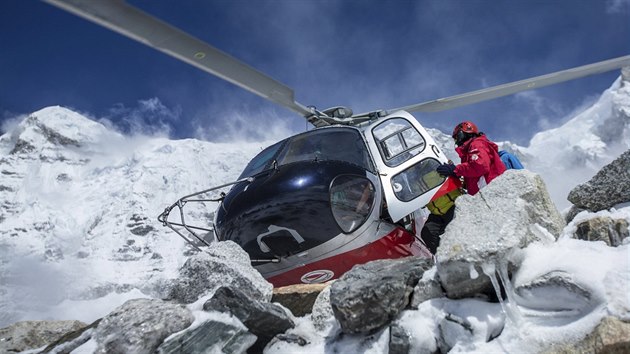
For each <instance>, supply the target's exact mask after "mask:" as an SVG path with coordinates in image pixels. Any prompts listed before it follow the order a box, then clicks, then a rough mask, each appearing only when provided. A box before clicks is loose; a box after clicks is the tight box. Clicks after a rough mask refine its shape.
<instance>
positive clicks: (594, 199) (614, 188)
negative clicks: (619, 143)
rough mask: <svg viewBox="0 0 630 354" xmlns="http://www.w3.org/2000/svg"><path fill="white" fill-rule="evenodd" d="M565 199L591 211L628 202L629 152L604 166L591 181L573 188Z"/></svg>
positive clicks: (629, 179)
mask: <svg viewBox="0 0 630 354" xmlns="http://www.w3.org/2000/svg"><path fill="white" fill-rule="evenodd" d="M567 199H568V200H569V201H570V202H571V203H573V204H575V205H576V206H577V207H580V208H584V209H588V210H592V211H600V210H607V209H610V208H612V207H613V206H614V205H616V204H619V203H625V202H630V150H627V151H626V152H624V153H623V154H621V156H619V157H618V158H617V159H615V160H614V161H613V162H611V163H609V164H608V165H606V166H604V167H603V168H602V169H601V170H600V171H599V172H597V174H596V175H595V176H594V177H593V178H591V180H589V181H588V182H586V183H583V184H580V185H578V186H577V187H575V188H573V190H572V191H571V192H570V193H569V196H568V197H567Z"/></svg>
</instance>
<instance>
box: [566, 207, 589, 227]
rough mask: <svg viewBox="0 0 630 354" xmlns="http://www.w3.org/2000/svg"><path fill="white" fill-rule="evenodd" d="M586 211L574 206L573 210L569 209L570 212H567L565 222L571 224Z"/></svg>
mask: <svg viewBox="0 0 630 354" xmlns="http://www.w3.org/2000/svg"><path fill="white" fill-rule="evenodd" d="M584 210H586V209H584V208H578V207H576V206H575V205H572V206H571V208H570V209H569V211H568V212H567V215H565V217H564V221H565V222H566V223H567V224H568V223H570V222H571V221H573V219H574V218H575V217H576V216H577V214H579V213H581V212H583V211H584Z"/></svg>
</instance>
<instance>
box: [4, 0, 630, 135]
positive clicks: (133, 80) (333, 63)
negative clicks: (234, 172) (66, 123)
mask: <svg viewBox="0 0 630 354" xmlns="http://www.w3.org/2000/svg"><path fill="white" fill-rule="evenodd" d="M130 3H132V4H134V5H136V6H138V7H139V8H141V9H143V10H145V11H146V12H149V13H151V14H153V15H155V16H157V17H159V18H161V19H163V20H165V21H167V22H170V23H171V24H173V25H175V26H177V27H179V28H181V29H183V30H184V31H186V32H188V33H190V34H192V35H194V36H196V37H198V38H200V39H202V40H204V41H207V42H208V43H210V44H212V45H214V46H216V47H218V48H219V49H221V50H223V51H225V52H227V53H228V54H230V55H232V56H234V57H236V58H239V59H240V60H242V61H244V62H246V63H248V64H249V65H251V66H253V67H255V68H256V69H258V70H261V71H263V72H265V73H267V74H268V75H270V76H272V77H274V78H276V79H277V80H279V81H281V82H283V83H284V84H286V85H288V86H290V87H292V88H293V89H294V90H295V93H296V99H297V101H298V102H300V103H302V104H305V105H314V106H316V107H317V108H320V109H324V108H327V107H330V106H336V105H345V106H349V107H351V108H352V109H353V110H354V111H355V112H364V111H368V110H373V109H381V108H382V109H387V108H393V107H400V106H405V105H409V104H413V103H417V102H423V101H427V100H431V99H435V98H439V97H446V96H450V95H455V94H459V93H463V92H467V91H472V90H476V89H480V88H483V87H487V86H493V85H498V84H502V83H506V82H510V81H515V80H520V79H524V78H527V77H531V76H537V75H542V74H546V73H549V72H553V71H557V70H563V69H567V68H570V67H575V66H580V65H584V64H589V63H592V62H596V61H600V60H606V59H610V58H614V57H618V56H622V55H628V54H630V0H545V1H542V0H530V1H525V0H517V1H498V0H497V1H495V0H468V1H464V0H459V1H454V0H441V1H437V0H436V1H421V0H418V1H405V0H398V1H372V0H339V1H334V0H310V1H307V0H259V1H244V0H232V1H228V0H220V1H217V0H214V1H201V0H196V1H166V0H153V1H149V0H142V1H140V0H132V1H130ZM0 48H1V52H0V119H3V120H5V121H6V120H11V118H14V117H16V116H18V115H20V114H28V113H30V112H33V111H36V110H39V109H41V108H43V107H46V106H50V105H62V106H66V107H69V108H72V109H74V110H77V111H80V112H82V113H87V114H89V115H90V116H91V117H95V118H97V119H100V118H106V119H108V120H110V121H112V122H113V123H114V124H116V125H118V127H119V128H120V129H122V130H144V131H149V132H155V131H163V130H164V129H167V130H168V132H169V134H170V136H171V137H172V138H187V137H198V138H204V139H208V140H225V139H227V138H229V137H232V136H233V135H234V133H235V132H240V133H241V136H243V135H245V136H248V137H250V138H252V139H262V138H266V137H267V136H266V135H267V134H271V132H273V131H276V130H281V131H284V130H283V129H289V130H290V131H296V132H297V131H300V130H304V129H305V127H306V124H305V123H304V120H303V119H302V118H301V117H300V116H297V115H295V114H294V113H292V112H290V111H288V110H286V109H284V108H282V107H276V106H275V105H273V104H272V103H269V102H267V101H265V100H263V99H262V98H259V97H257V96H255V95H253V94H251V93H249V92H246V91H244V90H242V89H240V88H238V87H236V86H234V85H232V84H229V83H227V82H224V81H222V80H220V79H218V78H216V77H213V76H211V75H208V74H206V73H204V72H202V71H200V70H198V69H196V68H193V67H190V66H188V65H187V64H184V63H182V62H179V61H177V60H175V59H173V58H171V57H169V56H166V55H165V54H162V53H160V52H157V51H155V50H154V49H151V48H148V47H145V46H144V45H142V44H140V43H137V42H135V41H132V40H130V39H128V38H125V37H123V36H121V35H119V34H116V33H113V32H111V31H109V30H106V29H104V28H101V27H99V26H97V25H94V24H92V23H90V22H88V21H85V20H83V19H81V18H78V17H76V16H74V15H71V14H68V13H66V12H64V11H62V10H60V9H57V8H55V7H53V6H51V5H48V4H45V3H42V2H39V1H34V0H3V1H0ZM618 76H619V72H617V71H615V72H610V73H606V74H601V75H597V76H592V77H589V78H584V79H579V80H575V81H572V82H568V83H563V84H559V85H556V86H553V87H548V88H543V89H538V90H535V91H531V92H528V93H522V94H518V95H514V96H509V97H506V98H501V99H497V100H493V101H489V102H485V103H479V104H475V105H471V106H467V107H463V108H458V109H454V110H449V111H444V112H441V113H425V114H420V113H416V114H414V115H415V116H416V117H417V118H418V120H419V121H420V122H421V123H422V124H424V125H425V126H427V127H432V128H438V129H440V130H442V131H444V132H450V131H451V129H452V127H453V126H454V125H455V124H456V123H457V122H459V121H462V120H472V121H474V122H475V123H477V124H478V126H479V127H480V128H481V129H482V130H483V131H485V132H486V133H487V134H488V135H489V136H490V138H491V139H493V140H498V141H501V140H510V141H513V142H516V143H519V144H522V145H523V144H524V145H526V144H527V142H528V141H529V139H530V138H531V136H532V135H533V134H534V133H536V132H537V131H540V130H544V129H549V128H551V127H555V126H558V125H560V124H561V123H562V122H563V121H564V120H566V119H567V118H568V117H570V115H571V114H572V113H573V112H575V111H576V110H580V109H581V108H583V107H584V106H585V105H587V104H588V103H591V102H593V101H594V100H595V99H596V98H597V96H598V95H599V94H600V93H601V92H602V91H604V90H605V89H606V88H608V87H609V86H610V85H611V84H612V83H613V81H614V80H615V79H616V77H618ZM272 128H273V129H272Z"/></svg>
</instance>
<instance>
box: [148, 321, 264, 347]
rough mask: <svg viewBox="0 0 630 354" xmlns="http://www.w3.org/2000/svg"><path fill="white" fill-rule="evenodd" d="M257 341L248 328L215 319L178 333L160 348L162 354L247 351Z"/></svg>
mask: <svg viewBox="0 0 630 354" xmlns="http://www.w3.org/2000/svg"><path fill="white" fill-rule="evenodd" d="M254 342H256V336H255V335H253V334H251V333H249V332H248V331H247V330H246V329H244V328H241V327H238V326H235V325H232V324H228V323H223V322H219V321H215V320H208V321H206V322H204V323H202V324H201V325H199V326H198V327H195V328H194V329H191V330H189V331H185V332H183V333H180V334H178V335H177V336H175V337H174V338H171V339H169V340H168V341H166V342H164V343H163V344H162V345H160V347H159V348H158V353H160V354H197V353H226V354H230V353H234V354H237V353H238V354H240V353H245V352H246V351H247V349H248V348H250V347H251V345H252V344H254Z"/></svg>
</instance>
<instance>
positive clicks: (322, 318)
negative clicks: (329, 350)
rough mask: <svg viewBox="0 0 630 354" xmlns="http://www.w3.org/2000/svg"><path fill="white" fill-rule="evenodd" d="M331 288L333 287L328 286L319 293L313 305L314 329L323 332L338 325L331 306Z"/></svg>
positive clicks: (312, 318) (312, 319)
mask: <svg viewBox="0 0 630 354" xmlns="http://www.w3.org/2000/svg"><path fill="white" fill-rule="evenodd" d="M330 287H331V285H328V286H327V287H325V288H324V290H322V292H320V293H319V295H318V296H317V299H315V303H314V304H313V311H312V312H311V322H313V327H315V329H317V330H318V331H322V332H324V331H326V330H328V329H330V328H331V327H332V326H334V325H335V323H337V319H336V318H335V313H334V312H333V309H332V306H331V305H330Z"/></svg>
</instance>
